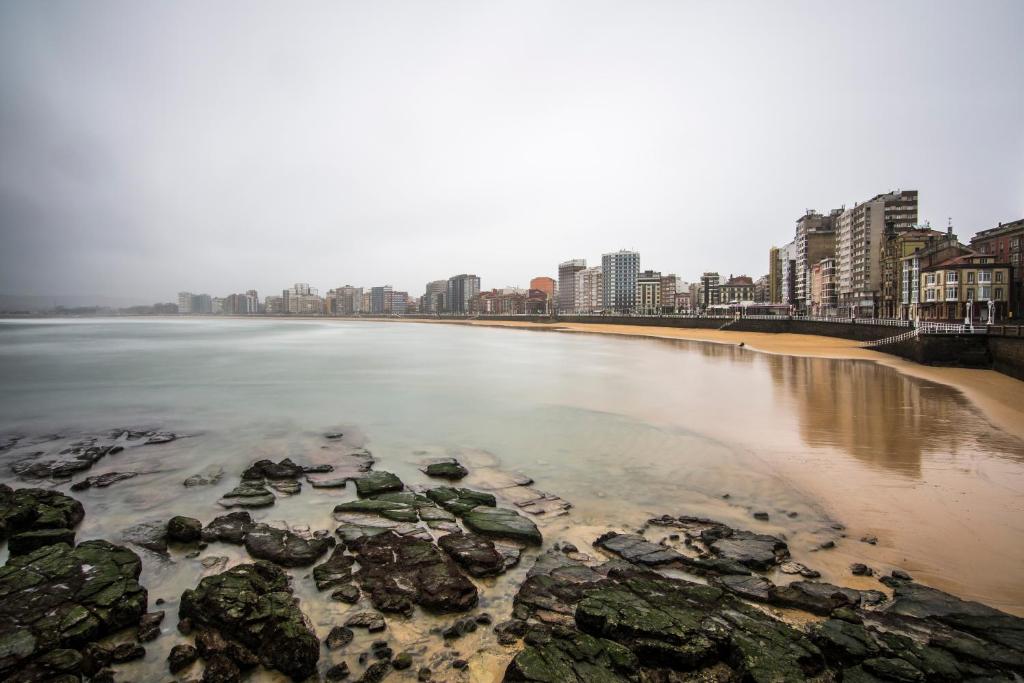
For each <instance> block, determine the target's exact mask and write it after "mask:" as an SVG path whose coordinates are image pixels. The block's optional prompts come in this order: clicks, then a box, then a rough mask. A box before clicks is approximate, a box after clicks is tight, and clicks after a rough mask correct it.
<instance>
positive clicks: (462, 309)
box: [446, 273, 480, 313]
mask: <svg viewBox="0 0 1024 683" xmlns="http://www.w3.org/2000/svg"><path fill="white" fill-rule="evenodd" d="M479 293H480V278H479V277H477V276H476V275H468V274H465V273H463V274H462V275H455V276H452V277H450V278H448V296H447V299H446V303H447V305H448V312H450V313H468V312H469V300H470V299H472V298H473V297H474V296H476V295H477V294H479Z"/></svg>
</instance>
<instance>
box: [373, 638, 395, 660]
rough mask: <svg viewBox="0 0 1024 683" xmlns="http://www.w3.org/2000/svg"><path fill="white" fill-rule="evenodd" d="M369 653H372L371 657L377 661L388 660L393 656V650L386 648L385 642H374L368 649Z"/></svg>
mask: <svg viewBox="0 0 1024 683" xmlns="http://www.w3.org/2000/svg"><path fill="white" fill-rule="evenodd" d="M370 651H371V652H372V653H373V656H374V657H375V658H377V659H388V660H390V659H391V657H392V656H394V654H395V652H394V650H392V649H391V648H390V647H388V641H386V640H377V641H374V643H373V645H372V646H371V647H370Z"/></svg>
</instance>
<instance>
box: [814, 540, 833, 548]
mask: <svg viewBox="0 0 1024 683" xmlns="http://www.w3.org/2000/svg"><path fill="white" fill-rule="evenodd" d="M835 547H836V542H835V541H825V542H824V543H822V544H821V545H819V546H818V548H817V549H818V550H831V549H832V548H835Z"/></svg>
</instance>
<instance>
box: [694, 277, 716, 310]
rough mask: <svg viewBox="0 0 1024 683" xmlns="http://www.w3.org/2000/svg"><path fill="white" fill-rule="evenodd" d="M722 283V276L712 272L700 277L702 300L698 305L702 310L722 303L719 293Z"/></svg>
mask: <svg viewBox="0 0 1024 683" xmlns="http://www.w3.org/2000/svg"><path fill="white" fill-rule="evenodd" d="M721 281H722V278H721V276H720V275H719V274H718V273H715V272H711V271H709V272H706V273H704V274H703V275H701V276H700V299H699V301H698V302H697V305H698V306H699V307H700V309H701V310H707V309H708V307H710V306H716V305H718V304H720V303H721V301H722V300H721V299H720V298H719V291H718V288H719V285H720V284H721Z"/></svg>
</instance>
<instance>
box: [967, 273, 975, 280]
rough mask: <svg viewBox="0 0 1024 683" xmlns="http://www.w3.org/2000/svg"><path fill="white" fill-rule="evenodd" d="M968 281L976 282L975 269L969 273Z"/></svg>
mask: <svg viewBox="0 0 1024 683" xmlns="http://www.w3.org/2000/svg"><path fill="white" fill-rule="evenodd" d="M967 281H968V282H974V271H973V270H972V271H970V272H969V273H967Z"/></svg>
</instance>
